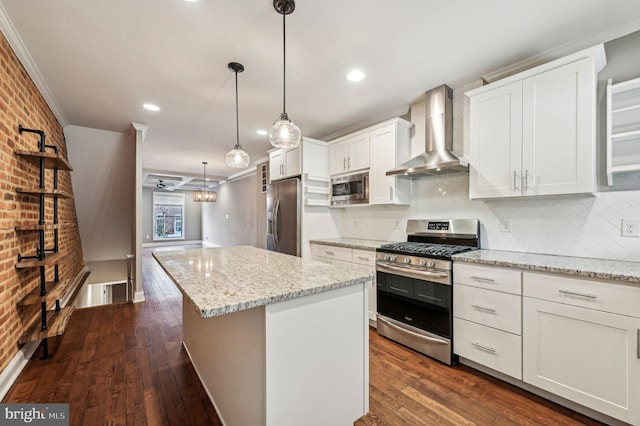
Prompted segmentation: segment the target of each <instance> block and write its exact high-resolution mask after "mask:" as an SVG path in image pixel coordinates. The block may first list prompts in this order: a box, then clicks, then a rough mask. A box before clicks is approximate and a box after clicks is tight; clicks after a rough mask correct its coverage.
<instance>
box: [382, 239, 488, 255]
mask: <svg viewBox="0 0 640 426" xmlns="http://www.w3.org/2000/svg"><path fill="white" fill-rule="evenodd" d="M476 248H477V247H471V246H463V245H452V244H433V243H414V242H403V243H392V244H385V245H383V246H380V247H379V248H378V250H377V251H380V252H383V253H396V254H408V255H413V256H425V257H436V256H437V257H439V258H450V257H451V256H453V255H454V254H458V253H464V252H467V251H470V250H475V249H476Z"/></svg>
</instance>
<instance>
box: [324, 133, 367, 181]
mask: <svg viewBox="0 0 640 426" xmlns="http://www.w3.org/2000/svg"><path fill="white" fill-rule="evenodd" d="M370 162H371V158H370V144H369V133H368V132H358V133H356V134H353V135H349V136H345V137H343V138H340V139H338V140H337V141H333V142H332V143H331V144H330V145H329V174H330V175H332V176H333V175H339V174H344V173H351V172H357V171H359V170H365V169H368V168H369V165H370V164H371V163H370Z"/></svg>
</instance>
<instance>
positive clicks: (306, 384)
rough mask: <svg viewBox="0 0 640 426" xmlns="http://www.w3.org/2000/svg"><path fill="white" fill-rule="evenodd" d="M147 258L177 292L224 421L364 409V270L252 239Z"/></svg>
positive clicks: (322, 419)
mask: <svg viewBox="0 0 640 426" xmlns="http://www.w3.org/2000/svg"><path fill="white" fill-rule="evenodd" d="M153 256H154V257H155V258H156V260H157V261H158V262H159V263H160V265H161V266H162V268H163V269H164V270H165V271H166V272H167V274H168V275H169V276H170V277H171V278H172V280H173V281H174V283H175V284H176V285H177V286H178V288H179V289H180V291H181V292H182V294H183V307H182V312H183V314H182V315H183V324H182V327H183V345H184V347H185V349H186V350H187V352H188V354H189V357H190V358H191V361H192V363H193V366H194V368H195V370H196V372H197V373H198V375H199V377H200V380H201V381H202V384H203V385H204V387H205V389H206V391H207V393H208V395H209V397H210V398H211V400H212V402H213V404H214V406H215V408H216V410H217V412H218V414H219V416H220V418H221V419H222V421H223V422H224V424H225V425H227V426H234V425H278V426H280V425H283V426H286V425H300V424H304V425H328V424H331V425H347V424H353V422H354V421H355V420H356V419H358V418H359V417H360V416H362V415H364V414H366V412H367V411H368V405H369V404H368V400H369V394H368V387H369V372H368V364H369V362H368V334H367V333H368V321H367V308H366V304H367V289H366V283H367V281H368V280H370V279H371V277H370V275H367V274H363V273H361V272H356V271H351V270H349V269H346V268H341V267H339V266H334V265H328V264H325V263H321V262H315V261H309V260H302V259H300V258H298V257H294V256H289V255H285V254H281V253H276V252H271V251H267V250H262V249H258V248H255V247H249V246H235V247H220V248H194V249H185V250H176V251H156V252H154V254H153Z"/></svg>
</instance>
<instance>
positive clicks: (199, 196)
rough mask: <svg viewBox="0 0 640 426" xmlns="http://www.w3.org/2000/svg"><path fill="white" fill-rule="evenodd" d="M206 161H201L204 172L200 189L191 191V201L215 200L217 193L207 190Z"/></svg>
mask: <svg viewBox="0 0 640 426" xmlns="http://www.w3.org/2000/svg"><path fill="white" fill-rule="evenodd" d="M207 164H209V163H207V162H206V161H203V162H202V166H203V167H204V173H203V175H202V191H193V201H198V202H207V203H212V202H214V201H216V199H217V198H218V197H217V194H216V193H215V192H213V191H207Z"/></svg>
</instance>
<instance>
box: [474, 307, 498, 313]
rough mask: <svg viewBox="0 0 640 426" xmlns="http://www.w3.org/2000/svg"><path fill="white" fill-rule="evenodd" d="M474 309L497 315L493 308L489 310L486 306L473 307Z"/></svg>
mask: <svg viewBox="0 0 640 426" xmlns="http://www.w3.org/2000/svg"><path fill="white" fill-rule="evenodd" d="M471 307H472V308H476V309H477V310H479V311H485V312H490V313H492V314H495V313H496V310H495V309H493V308H487V307H486V306H481V305H471Z"/></svg>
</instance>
